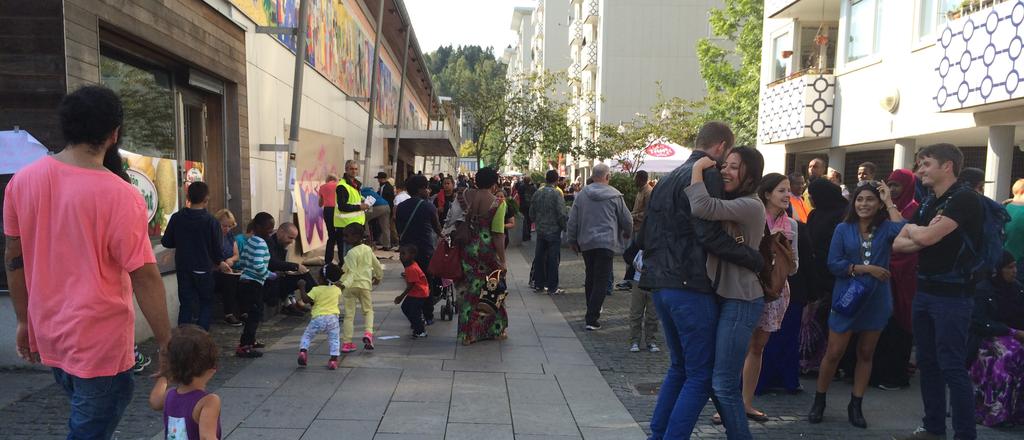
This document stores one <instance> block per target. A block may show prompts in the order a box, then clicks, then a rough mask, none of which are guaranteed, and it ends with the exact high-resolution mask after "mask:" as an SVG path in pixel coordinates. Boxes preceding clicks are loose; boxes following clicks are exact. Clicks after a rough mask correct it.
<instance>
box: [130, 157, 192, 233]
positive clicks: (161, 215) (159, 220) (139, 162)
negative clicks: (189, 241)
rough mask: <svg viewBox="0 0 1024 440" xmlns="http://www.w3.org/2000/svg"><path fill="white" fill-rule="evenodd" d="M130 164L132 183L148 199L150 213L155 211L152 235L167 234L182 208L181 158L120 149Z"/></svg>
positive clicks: (151, 221)
mask: <svg viewBox="0 0 1024 440" xmlns="http://www.w3.org/2000/svg"><path fill="white" fill-rule="evenodd" d="M120 153H121V156H122V157H124V159H125V162H127V165H128V172H129V173H128V176H129V177H132V176H134V177H133V178H132V182H131V183H132V185H135V187H136V188H138V189H139V193H141V194H142V198H143V200H145V201H146V212H147V213H148V212H152V215H150V220H149V236H150V237H159V236H161V235H163V233H164V228H166V227H167V222H168V221H170V219H171V214H174V213H175V212H177V211H178V161H176V160H173V159H164V158H157V157H149V156H143V155H141V154H136V153H132V152H130V151H125V150H120Z"/></svg>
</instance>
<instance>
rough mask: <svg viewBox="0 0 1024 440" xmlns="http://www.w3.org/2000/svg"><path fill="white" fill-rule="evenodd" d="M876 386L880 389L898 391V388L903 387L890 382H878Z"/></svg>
mask: <svg viewBox="0 0 1024 440" xmlns="http://www.w3.org/2000/svg"><path fill="white" fill-rule="evenodd" d="M877 386H878V389H880V390H882V391H899V390H902V389H903V387H901V386H899V385H896V384H891V383H880V384H878V385H877Z"/></svg>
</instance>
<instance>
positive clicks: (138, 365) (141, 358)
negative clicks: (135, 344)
mask: <svg viewBox="0 0 1024 440" xmlns="http://www.w3.org/2000/svg"><path fill="white" fill-rule="evenodd" d="M151 362H153V358H151V357H149V356H146V355H144V354H142V353H139V352H138V351H136V352H135V365H134V366H132V372H134V373H141V372H142V370H145V369H146V366H148V365H149V364H150V363H151Z"/></svg>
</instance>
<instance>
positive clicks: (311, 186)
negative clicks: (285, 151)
mask: <svg viewBox="0 0 1024 440" xmlns="http://www.w3.org/2000/svg"><path fill="white" fill-rule="evenodd" d="M285 129H286V130H287V129H288V127H285ZM299 139H301V140H300V141H299V148H298V151H297V154H296V155H295V176H296V181H295V188H294V189H293V190H292V191H293V193H292V197H293V198H294V200H295V205H296V208H297V209H296V210H295V211H296V212H297V213H298V216H299V221H298V226H299V241H300V246H301V250H302V252H309V251H311V250H313V249H316V248H319V247H323V246H324V245H325V244H326V243H327V226H326V224H325V223H324V222H325V221H327V220H330V219H324V210H323V208H321V207H320V203H319V202H320V198H319V196H318V195H317V190H318V189H319V188H320V185H322V184H323V183H324V181H325V180H326V178H327V175H328V174H334V175H336V176H341V174H342V172H343V171H342V169H341V167H342V155H341V154H342V151H343V150H344V148H343V147H344V144H345V140H344V139H342V138H340V137H337V136H331V135H328V134H324V133H320V132H317V131H309V130H300V131H299Z"/></svg>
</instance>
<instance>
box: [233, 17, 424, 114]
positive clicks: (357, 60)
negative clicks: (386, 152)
mask: <svg viewBox="0 0 1024 440" xmlns="http://www.w3.org/2000/svg"><path fill="white" fill-rule="evenodd" d="M311 1H312V3H310V5H309V6H310V11H309V20H308V21H309V29H308V30H307V31H306V39H307V42H306V43H307V44H306V57H307V62H309V64H310V65H311V66H313V68H315V69H316V70H317V71H318V72H320V74H321V75H323V76H324V77H326V78H327V79H328V80H329V81H331V82H332V83H334V85H336V86H337V87H338V88H339V89H341V91H342V92H345V93H346V94H348V95H350V96H367V93H368V90H369V87H368V84H369V82H370V74H371V70H370V66H371V65H370V58H371V57H372V56H373V33H372V31H371V29H372V26H370V23H369V22H368V21H367V20H366V17H365V16H364V15H363V13H362V10H361V9H360V8H359V6H358V5H357V4H356V3H355V1H357V0H311ZM231 3H232V4H234V5H235V7H237V8H238V9H239V10H241V11H242V13H244V14H245V15H246V16H248V17H249V18H250V19H252V20H253V21H254V22H256V23H257V24H259V25H262V26H295V25H296V15H297V14H298V1H297V0H231ZM277 39H278V40H279V41H281V42H282V43H283V44H284V45H285V46H287V47H288V48H289V49H290V50H291V51H292V52H294V51H295V40H294V37H292V36H290V35H279V36H277ZM381 55H382V57H381V60H380V78H379V81H378V83H377V85H376V86H377V93H378V96H379V97H380V99H378V100H377V103H376V105H375V109H374V112H376V114H377V118H378V119H380V121H381V122H382V123H384V124H394V123H395V119H396V116H397V113H398V112H397V110H398V89H399V86H400V81H398V80H397V79H396V77H398V76H399V75H398V74H397V73H393V72H399V70H398V69H397V68H396V65H395V62H394V60H393V57H392V56H391V55H390V54H389V53H388V52H387V51H386V50H383V51H382V52H381ZM405 102H407V103H409V104H410V105H409V107H408V108H407V109H406V110H405V111H403V113H402V126H403V127H405V128H411V129H425V128H426V126H427V117H426V111H424V110H423V105H422V103H420V102H418V101H416V100H415V99H414V95H413V94H412V92H411V90H409V89H407V90H406V92H405Z"/></svg>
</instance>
